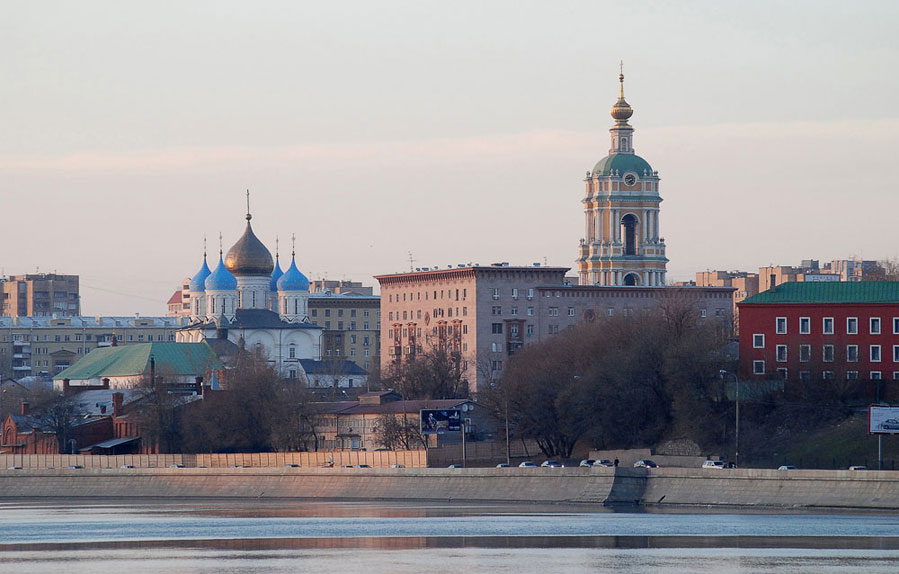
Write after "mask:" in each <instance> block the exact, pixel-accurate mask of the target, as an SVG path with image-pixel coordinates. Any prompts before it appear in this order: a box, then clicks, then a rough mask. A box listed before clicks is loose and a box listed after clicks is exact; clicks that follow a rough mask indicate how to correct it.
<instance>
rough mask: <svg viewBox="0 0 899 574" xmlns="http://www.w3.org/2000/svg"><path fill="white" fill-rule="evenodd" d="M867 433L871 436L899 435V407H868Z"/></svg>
mask: <svg viewBox="0 0 899 574" xmlns="http://www.w3.org/2000/svg"><path fill="white" fill-rule="evenodd" d="M868 432H869V433H871V434H899V407H882V406H879V405H870V406H869V407H868Z"/></svg>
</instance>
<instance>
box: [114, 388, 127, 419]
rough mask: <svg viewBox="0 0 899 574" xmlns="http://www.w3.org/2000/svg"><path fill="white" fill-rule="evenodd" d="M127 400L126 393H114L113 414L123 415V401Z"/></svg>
mask: <svg viewBox="0 0 899 574" xmlns="http://www.w3.org/2000/svg"><path fill="white" fill-rule="evenodd" d="M124 402H125V394H124V393H112V416H114V417H120V416H122V414H123V413H122V403H124Z"/></svg>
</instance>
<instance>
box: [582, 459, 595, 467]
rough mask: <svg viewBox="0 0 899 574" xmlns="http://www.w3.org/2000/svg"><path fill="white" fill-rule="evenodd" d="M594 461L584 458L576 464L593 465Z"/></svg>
mask: <svg viewBox="0 0 899 574" xmlns="http://www.w3.org/2000/svg"><path fill="white" fill-rule="evenodd" d="M595 462H596V461H595V460H593V459H592V458H585V459H584V460H582V461H581V463H580V464H579V465H578V466H593V463H595Z"/></svg>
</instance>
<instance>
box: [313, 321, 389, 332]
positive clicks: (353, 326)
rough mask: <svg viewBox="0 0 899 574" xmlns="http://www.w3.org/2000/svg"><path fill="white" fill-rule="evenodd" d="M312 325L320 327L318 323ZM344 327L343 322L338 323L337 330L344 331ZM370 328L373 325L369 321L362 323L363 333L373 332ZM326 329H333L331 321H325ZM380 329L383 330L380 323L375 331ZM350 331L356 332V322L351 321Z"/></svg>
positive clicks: (314, 322)
mask: <svg viewBox="0 0 899 574" xmlns="http://www.w3.org/2000/svg"><path fill="white" fill-rule="evenodd" d="M312 324H313V325H315V326H318V321H312ZM343 325H344V323H343V321H337V330H338V331H343ZM370 326H371V324H370V323H369V322H368V321H364V322H363V323H362V330H363V331H370V330H371V329H370V328H369V327H370ZM324 327H325V329H330V328H331V321H325V324H324ZM380 329H381V324H380V323H377V327H375V330H380ZM349 330H350V331H355V330H356V322H355V321H350V325H349Z"/></svg>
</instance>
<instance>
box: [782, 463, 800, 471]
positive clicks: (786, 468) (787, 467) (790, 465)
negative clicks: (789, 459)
mask: <svg viewBox="0 0 899 574" xmlns="http://www.w3.org/2000/svg"><path fill="white" fill-rule="evenodd" d="M777 470H799V467H796V466H793V465H792V464H782V465H780V466H779V467H777Z"/></svg>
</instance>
